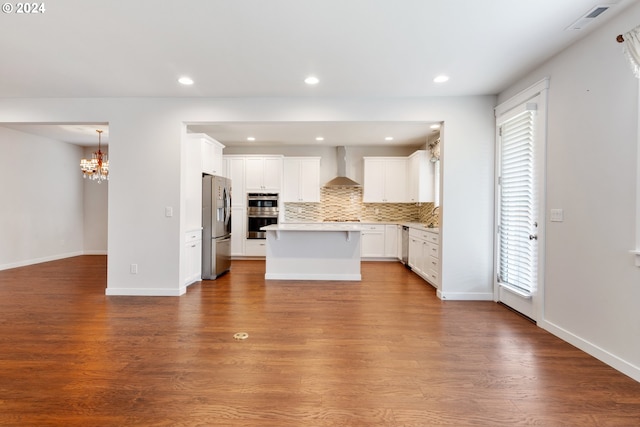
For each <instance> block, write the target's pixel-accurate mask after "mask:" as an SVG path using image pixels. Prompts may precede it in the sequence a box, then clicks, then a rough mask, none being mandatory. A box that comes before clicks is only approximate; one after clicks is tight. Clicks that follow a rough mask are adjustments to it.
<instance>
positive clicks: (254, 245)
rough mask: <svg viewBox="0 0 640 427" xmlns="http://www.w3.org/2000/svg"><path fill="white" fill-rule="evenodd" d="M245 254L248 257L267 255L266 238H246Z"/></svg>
mask: <svg viewBox="0 0 640 427" xmlns="http://www.w3.org/2000/svg"><path fill="white" fill-rule="evenodd" d="M244 255H245V256H248V257H265V256H266V255H267V240H266V239H246V240H245V242H244Z"/></svg>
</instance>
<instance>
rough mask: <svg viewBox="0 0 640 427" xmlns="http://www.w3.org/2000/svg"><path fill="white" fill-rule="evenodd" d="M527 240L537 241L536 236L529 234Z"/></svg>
mask: <svg viewBox="0 0 640 427" xmlns="http://www.w3.org/2000/svg"><path fill="white" fill-rule="evenodd" d="M529 240H538V235H537V234H529Z"/></svg>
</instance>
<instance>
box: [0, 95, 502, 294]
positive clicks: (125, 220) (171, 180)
mask: <svg viewBox="0 0 640 427" xmlns="http://www.w3.org/2000/svg"><path fill="white" fill-rule="evenodd" d="M494 105H495V98H494V97H491V96H487V97H452V98H446V97H437V98H401V99H375V100H345V99H331V98H328V99H324V98H322V99H319V98H310V99H300V98H292V99H277V100H269V99H261V98H256V99H245V98H242V99H240V98H228V99H226V98H225V99H210V98H180V99H165V98H160V99H154V98H141V99H136V98H124V99H118V98H101V99H85V98H83V99H49V98H47V99H10V100H8V99H0V122H3V121H6V122H49V123H51V122H53V123H55V122H66V123H69V122H71V123H74V122H79V123H81V122H108V123H109V161H110V181H109V195H108V198H109V199H108V212H109V230H108V253H109V258H108V269H107V276H108V277H107V294H134V295H179V294H181V293H183V292H184V289H183V288H181V286H180V274H179V271H180V269H179V266H180V265H179V261H180V254H181V248H182V246H183V243H184V242H183V233H182V232H183V231H186V230H184V229H183V228H184V226H183V225H182V224H181V221H180V214H181V212H180V210H181V207H182V203H181V193H180V179H181V170H180V167H181V166H180V165H181V159H180V156H181V146H180V144H181V137H182V133H183V128H184V125H183V123H196V122H201V123H206V122H215V121H225V122H229V121H231V122H233V121H241V122H244V121H369V120H370V121H442V122H444V123H445V127H446V129H447V132H446V134H443V156H442V160H443V161H442V163H443V169H442V172H443V179H442V185H443V186H444V187H445V191H446V192H447V194H446V196H445V198H444V199H443V206H442V208H441V209H442V211H441V212H442V215H443V221H442V236H443V239H444V243H443V245H442V251H443V255H442V277H443V282H444V283H445V284H444V287H443V290H442V291H443V297H445V298H467V297H473V298H477V297H478V296H480V297H483V298H484V297H485V296H486V295H491V287H492V286H491V272H492V260H491V253H492V247H493V241H492V223H493V204H492V200H493V166H492V165H493V141H494V131H493V106H494ZM447 150H448V151H447ZM471 183H472V184H473V185H467V184H471ZM470 205H472V206H473V208H472V209H470ZM165 207H172V208H173V211H174V216H173V217H166V216H165ZM131 264H137V265H138V274H131V273H130V266H131ZM469 293H470V294H469Z"/></svg>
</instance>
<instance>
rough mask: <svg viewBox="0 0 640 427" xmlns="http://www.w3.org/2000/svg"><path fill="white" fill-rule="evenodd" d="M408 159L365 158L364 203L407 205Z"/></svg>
mask: <svg viewBox="0 0 640 427" xmlns="http://www.w3.org/2000/svg"><path fill="white" fill-rule="evenodd" d="M407 190H408V188H407V158H406V157H364V189H363V194H362V200H363V202H364V203H406V202H407V201H408V197H407Z"/></svg>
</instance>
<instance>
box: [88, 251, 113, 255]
mask: <svg viewBox="0 0 640 427" xmlns="http://www.w3.org/2000/svg"><path fill="white" fill-rule="evenodd" d="M82 255H107V251H106V250H91V251H83V252H82Z"/></svg>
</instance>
